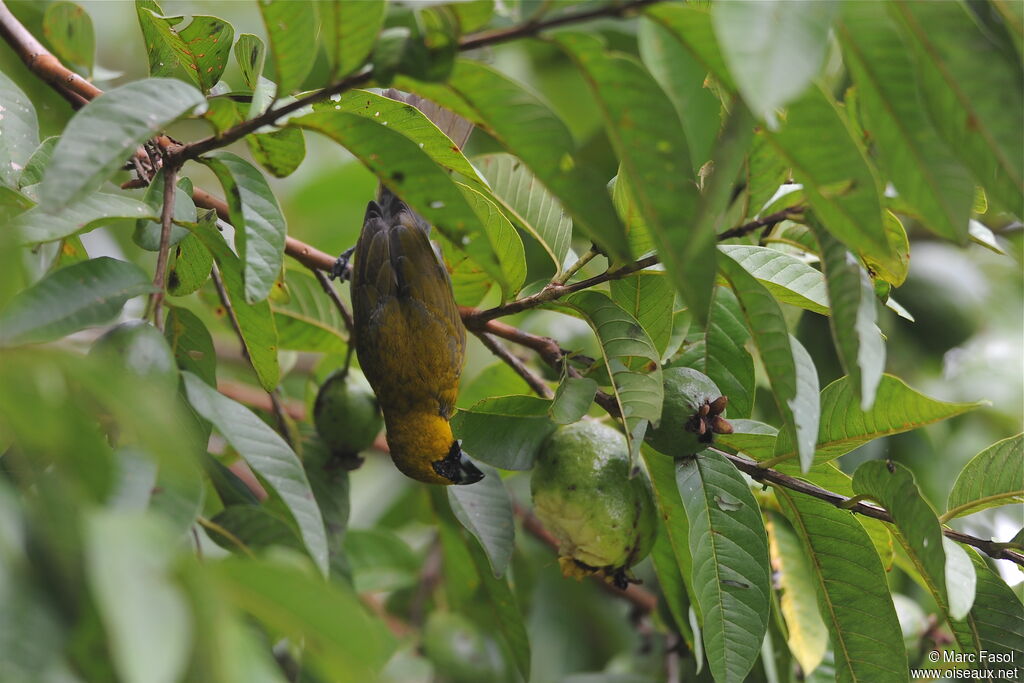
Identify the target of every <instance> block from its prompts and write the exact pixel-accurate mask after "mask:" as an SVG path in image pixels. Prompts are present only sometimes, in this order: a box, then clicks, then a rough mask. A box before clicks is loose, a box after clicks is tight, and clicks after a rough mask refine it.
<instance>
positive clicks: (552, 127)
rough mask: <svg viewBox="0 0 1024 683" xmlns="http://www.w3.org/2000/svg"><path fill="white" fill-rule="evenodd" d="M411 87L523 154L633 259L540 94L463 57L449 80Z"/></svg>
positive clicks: (603, 241) (577, 215) (574, 211)
mask: <svg viewBox="0 0 1024 683" xmlns="http://www.w3.org/2000/svg"><path fill="white" fill-rule="evenodd" d="M396 87H399V88H401V89H403V90H410V91H413V92H417V93H418V94H420V95H422V96H423V97H426V98H428V99H430V100H433V101H434V102H437V103H438V104H440V105H442V106H444V107H447V108H449V109H451V110H452V111H454V112H455V113H456V114H459V115H461V116H462V117H463V118H465V119H467V120H468V121H471V122H472V123H474V124H476V125H477V126H479V127H480V128H481V129H482V130H484V131H486V132H487V133H488V134H489V135H491V137H493V138H494V139H495V140H497V141H498V142H499V143H500V144H501V145H502V146H503V147H504V148H505V149H506V150H507V151H508V152H510V153H512V154H514V155H515V156H517V157H519V158H520V159H521V160H522V161H523V163H525V164H526V165H527V166H528V167H529V168H530V170H531V171H533V173H534V174H536V176H537V178H538V180H540V182H541V183H543V184H544V186H545V187H547V189H548V190H550V191H551V193H552V194H553V195H555V197H557V198H558V199H559V200H560V201H561V203H562V206H563V207H565V209H566V210H567V211H568V212H569V213H570V214H571V215H572V217H573V220H574V224H575V225H576V226H577V227H579V228H580V229H581V230H582V231H583V232H584V233H585V234H586V235H587V236H588V237H589V238H590V239H591V240H593V241H594V242H595V243H596V244H598V245H599V246H601V247H602V248H603V249H604V250H605V251H607V252H608V253H609V254H610V255H611V256H612V257H614V258H618V259H622V260H628V259H629V251H628V245H627V243H626V238H625V232H624V230H623V227H622V225H621V224H620V223H619V220H618V217H617V216H616V214H615V209H614V207H613V206H612V203H611V198H610V197H608V193H607V192H605V191H604V185H603V182H602V181H601V179H600V178H599V177H597V175H596V174H595V173H594V172H593V171H592V170H591V169H590V168H589V167H586V166H584V165H582V164H578V163H577V160H576V157H575V153H574V150H575V146H574V144H573V141H572V135H571V134H570V133H569V130H568V129H567V128H566V126H565V124H564V123H562V121H561V120H559V119H558V117H557V116H555V114H554V113H553V112H552V111H551V109H549V108H548V106H547V105H546V104H544V103H543V102H542V101H541V100H540V99H539V98H538V97H537V96H536V95H534V94H533V93H531V92H529V91H527V90H525V89H524V88H523V87H522V86H521V85H519V84H518V83H516V82H515V81H512V80H510V79H508V78H507V77H506V76H504V75H502V74H501V73H499V72H498V71H496V70H495V69H493V68H492V67H489V66H486V65H484V64H482V63H480V62H475V61H470V60H465V59H461V60H458V61H457V62H456V63H455V68H454V70H453V71H452V74H451V77H450V78H449V80H448V82H447V84H445V85H437V84H427V83H420V82H416V81H411V80H408V79H405V78H401V79H398V80H396Z"/></svg>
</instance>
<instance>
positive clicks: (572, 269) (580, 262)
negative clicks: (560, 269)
mask: <svg viewBox="0 0 1024 683" xmlns="http://www.w3.org/2000/svg"><path fill="white" fill-rule="evenodd" d="M598 253H600V252H598V251H597V248H595V247H594V246H591V247H590V249H588V250H587V253H585V254H583V256H580V257H579V258H578V259H576V263H574V264H572V265H571V266H569V267H568V268H567V269H566V271H565V272H564V273H562V274H561V275H559V276H558V277H556V278H554V279H553V280H551V283H552V284H556V285H564V284H565V283H566V282H568V281H569V280H570V279H571V278H572V276H573V275H575V274H576V273H578V272H580V270H581V269H582V268H583V267H584V266H585V265H587V264H588V263H590V262H591V261H593V260H594V257H595V256H597V255H598Z"/></svg>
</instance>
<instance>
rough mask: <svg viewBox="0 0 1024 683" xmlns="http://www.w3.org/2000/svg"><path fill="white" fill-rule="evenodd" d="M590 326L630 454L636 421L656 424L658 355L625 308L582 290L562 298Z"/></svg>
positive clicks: (639, 436) (660, 392) (638, 437)
mask: <svg viewBox="0 0 1024 683" xmlns="http://www.w3.org/2000/svg"><path fill="white" fill-rule="evenodd" d="M565 302H566V303H567V304H569V305H570V306H572V307H573V308H575V309H576V310H577V311H579V312H580V313H581V314H582V315H583V316H584V317H585V318H586V320H587V322H588V323H589V324H590V327H591V328H593V330H594V334H596V335H597V340H598V342H599V343H600V344H601V349H602V350H603V351H604V366H605V369H606V370H607V371H608V375H609V376H610V377H611V380H612V391H613V393H614V395H615V403H616V404H617V405H618V407H619V414H620V415H621V416H622V419H623V421H624V422H625V425H626V441H627V442H628V443H629V451H630V454H631V457H632V456H633V455H634V454H636V452H637V451H638V449H639V447H640V441H642V440H643V432H642V431H640V432H639V433H638V431H637V430H638V428H639V423H640V422H641V421H642V420H646V421H647V422H649V423H654V424H657V422H658V421H659V420H660V419H661V402H662V400H663V398H664V393H665V389H664V387H663V386H662V382H661V362H660V361H661V358H660V356H659V354H658V350H657V349H655V348H654V344H652V343H651V338H650V337H649V336H648V335H647V332H645V331H644V328H643V327H641V326H640V323H638V322H637V321H636V318H634V317H633V316H631V315H630V314H629V313H627V312H626V311H624V310H622V309H621V308H620V307H619V306H617V305H616V304H615V302H614V301H612V300H611V299H609V298H608V296H607V295H606V294H602V293H601V292H596V291H582V292H579V293H577V294H574V295H572V296H571V297H569V298H567V299H566V300H565Z"/></svg>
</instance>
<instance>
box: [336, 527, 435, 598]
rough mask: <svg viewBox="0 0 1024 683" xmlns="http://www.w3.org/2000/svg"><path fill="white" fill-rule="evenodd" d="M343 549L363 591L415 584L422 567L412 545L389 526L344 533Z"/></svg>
mask: <svg viewBox="0 0 1024 683" xmlns="http://www.w3.org/2000/svg"><path fill="white" fill-rule="evenodd" d="M344 552H345V556H346V558H347V560H348V562H349V564H350V565H351V570H352V583H353V585H354V587H355V589H356V591H358V592H360V593H365V592H370V591H374V592H376V591H393V590H398V589H401V588H407V587H409V586H413V585H415V584H416V581H417V580H418V578H419V574H420V571H421V570H422V561H421V560H420V558H419V557H417V556H416V553H414V552H413V551H412V548H410V547H409V545H408V544H407V543H406V542H405V541H403V540H402V539H401V538H400V537H399V536H398V535H397V534H395V533H394V532H392V531H388V530H386V529H352V530H351V531H349V533H347V534H345V543H344Z"/></svg>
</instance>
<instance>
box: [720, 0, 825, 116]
mask: <svg viewBox="0 0 1024 683" xmlns="http://www.w3.org/2000/svg"><path fill="white" fill-rule="evenodd" d="M835 10H836V5H835V4H834V3H831V2H815V3H811V4H809V5H801V4H799V3H794V2H788V0H770V1H768V2H751V1H750V0H746V1H743V2H738V1H736V2H726V3H718V4H715V5H712V9H711V23H712V25H713V26H714V29H715V35H716V36H717V37H718V44H719V46H720V47H721V49H722V55H723V56H724V57H725V63H726V64H727V65H728V66H729V71H730V73H732V75H733V77H734V78H735V79H736V85H737V86H738V87H739V91H740V94H741V95H743V99H744V100H746V102H747V104H748V105H749V106H750V108H751V109H752V110H753V111H754V112H756V113H757V115H758V118H765V119H767V120H768V121H769V122H771V121H772V120H774V118H775V110H776V109H778V108H779V107H782V106H784V105H786V104H788V103H789V102H790V101H792V100H793V99H795V98H796V97H797V96H799V95H800V94H801V93H802V92H803V91H804V90H805V89H806V88H807V87H808V86H809V85H810V84H811V82H812V81H813V80H814V78H815V77H816V76H817V75H818V72H819V71H820V70H821V66H822V63H823V62H824V61H825V51H826V48H827V46H828V34H829V27H830V24H831V23H832V15H833V13H834V12H835Z"/></svg>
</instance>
